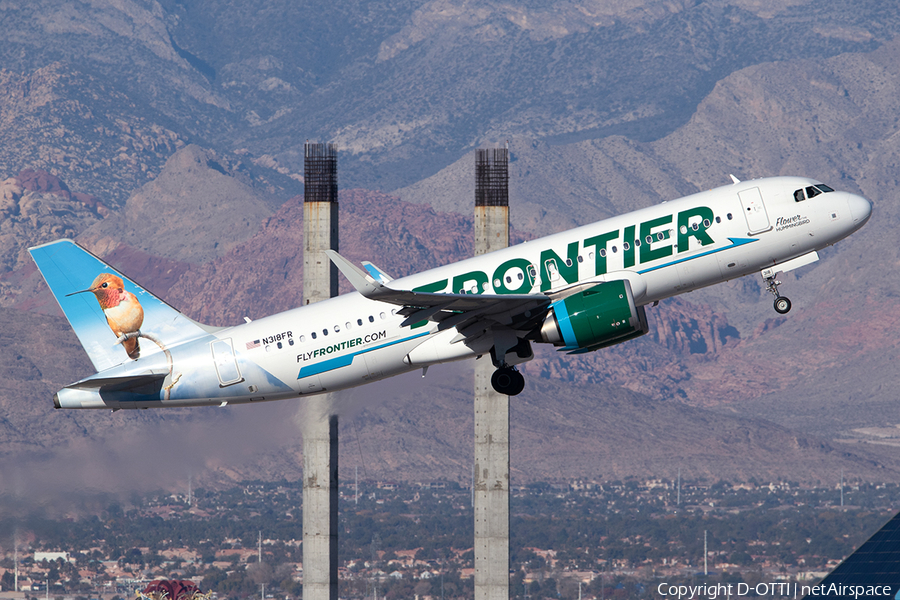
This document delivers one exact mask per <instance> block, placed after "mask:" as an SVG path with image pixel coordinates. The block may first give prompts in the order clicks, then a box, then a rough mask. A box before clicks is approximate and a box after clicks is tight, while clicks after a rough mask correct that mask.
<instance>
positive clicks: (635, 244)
mask: <svg viewBox="0 0 900 600" xmlns="http://www.w3.org/2000/svg"><path fill="white" fill-rule="evenodd" d="M634 247H635V248H640V247H641V240H634Z"/></svg>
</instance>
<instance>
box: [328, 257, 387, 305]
mask: <svg viewBox="0 0 900 600" xmlns="http://www.w3.org/2000/svg"><path fill="white" fill-rule="evenodd" d="M325 254H327V255H328V258H329V259H331V262H333V263H334V266H336V267H337V268H338V269H339V270H340V272H341V273H343V274H344V277H346V278H347V281H349V282H350V285H352V286H353V287H354V288H356V291H357V292H359V293H360V294H362V295H363V296H365V297H366V298H374V297H376V296H377V295H378V293H379V292H381V291H382V290H384V289H386V288H385V287H384V286H383V285H382V284H381V283H379V282H378V281H376V280H375V279H373V278H372V277H371V276H369V275H368V274H367V273H366V272H365V271H363V270H362V269H360V268H359V267H357V266H356V265H354V264H353V263H352V262H350V261H349V260H347V259H346V258H344V257H343V256H341V255H340V254H338V253H337V252H335V251H334V250H326V251H325Z"/></svg>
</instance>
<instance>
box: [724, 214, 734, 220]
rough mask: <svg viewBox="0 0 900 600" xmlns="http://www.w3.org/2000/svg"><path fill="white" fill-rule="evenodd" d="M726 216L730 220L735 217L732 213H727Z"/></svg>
mask: <svg viewBox="0 0 900 600" xmlns="http://www.w3.org/2000/svg"><path fill="white" fill-rule="evenodd" d="M725 218H727V219H728V220H729V221H730V220H731V219H733V218H734V217H732V216H731V213H728V214H727V215H725Z"/></svg>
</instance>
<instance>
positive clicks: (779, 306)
mask: <svg viewBox="0 0 900 600" xmlns="http://www.w3.org/2000/svg"><path fill="white" fill-rule="evenodd" d="M760 274H761V275H762V277H763V279H764V280H765V282H766V291H767V292H769V293H770V294H772V295H773V296H775V302H774V306H775V312H777V313H778V314H779V315H784V314H787V313H788V312H789V311H790V310H791V300H790V298H788V297H787V296H782V295H781V294H780V293H779V292H778V286H779V285H781V282H780V281H778V280H777V279H775V270H774V269H763V270H762V272H761V273H760Z"/></svg>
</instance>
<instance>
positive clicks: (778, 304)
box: [775, 296, 791, 315]
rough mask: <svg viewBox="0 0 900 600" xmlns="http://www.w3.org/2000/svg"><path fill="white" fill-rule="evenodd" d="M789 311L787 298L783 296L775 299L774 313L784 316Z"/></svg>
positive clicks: (789, 306) (789, 304) (789, 302)
mask: <svg viewBox="0 0 900 600" xmlns="http://www.w3.org/2000/svg"><path fill="white" fill-rule="evenodd" d="M790 310H791V301H790V300H789V299H788V298H786V297H784V296H778V297H777V298H775V312H777V313H778V314H779V315H784V314H787V313H788V311H790Z"/></svg>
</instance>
